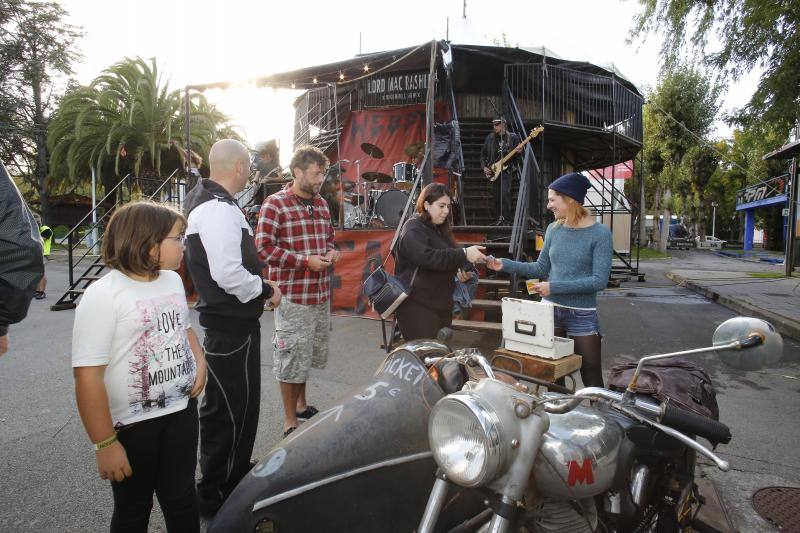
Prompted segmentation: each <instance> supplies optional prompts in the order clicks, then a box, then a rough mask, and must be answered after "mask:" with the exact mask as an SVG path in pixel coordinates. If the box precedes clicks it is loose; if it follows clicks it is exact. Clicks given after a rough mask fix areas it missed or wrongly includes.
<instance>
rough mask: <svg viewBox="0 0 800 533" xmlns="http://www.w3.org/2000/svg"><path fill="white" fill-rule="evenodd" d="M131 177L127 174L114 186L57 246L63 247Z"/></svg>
mask: <svg viewBox="0 0 800 533" xmlns="http://www.w3.org/2000/svg"><path fill="white" fill-rule="evenodd" d="M129 177H130V174H126V175H125V177H124V178H122V179H121V180H119V182H118V183H117V184H116V185H114V187H112V188H111V190H110V191H108V192H107V193H106V195H105V196H103V198H102V200H100V201H99V202H97V205H96V206H94V207H93V208H92V210H91V211H89V212H88V213H86V215H85V216H84V217H83V218H82V219H80V221H79V222H78V223H77V224H75V226H74V227H73V228H72V229H71V230H69V231H68V232H67V234H66V235H64V237H62V238H61V241H59V242H58V243H57V244H59V245H63V244H64V241H66V240H67V238H68V237H69V236H70V235H71V234H72V232H74V231H76V230H77V229H78V228H79V227H80V225H81V224H82V223H83V221H84V220H86V219H87V218H89V217H90V216H91V215H92V213H94V212H95V211H97V210H98V209H100V207H101V206H102V205H103V202H105V201H106V200H107V199H108V197H109V196H111V194H112V193H114V192H116V190H117V188H119V187H120V186H121V185H122V184H123V183H125V181H127V179H128V178H129ZM79 242H80V241H79Z"/></svg>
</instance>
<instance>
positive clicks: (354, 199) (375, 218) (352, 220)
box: [343, 143, 424, 229]
mask: <svg viewBox="0 0 800 533" xmlns="http://www.w3.org/2000/svg"><path fill="white" fill-rule="evenodd" d="M419 144H420V143H414V144H412V145H409V146H408V147H406V149H405V152H406V154H408V155H409V156H410V157H411V156H412V154H409V150H410V149H412V148H413V151H414V153H415V154H416V152H417V151H418V150H419V146H418V145H419ZM422 146H423V147H424V144H423V145H422ZM361 150H362V151H363V152H364V153H365V154H367V156H368V157H370V158H373V159H383V157H384V154H383V151H382V150H381V149H380V148H378V147H377V146H375V145H374V144H370V143H362V144H361ZM359 163H360V161H356V165H357V168H358V169H359V170H357V174H358V179H357V182H356V183H355V184H354V186H353V187H351V191H350V192H346V194H345V195H344V198H345V202H344V203H343V209H344V227H345V229H352V228H361V227H373V228H374V227H388V228H396V227H397V225H398V224H399V223H400V219H401V218H402V216H403V210H404V209H405V206H406V202H407V201H408V196H409V194H410V193H411V189H412V188H413V185H414V180H415V179H416V177H417V169H416V167H415V166H414V165H413V164H411V163H405V162H400V163H395V164H394V165H393V166H392V172H393V174H394V175H393V176H390V175H388V174H384V173H383V172H364V173H363V174H362V173H361V172H360V165H359ZM350 183H352V182H350ZM387 184H391V186H390V187H389V188H380V189H379V188H374V186H375V185H387Z"/></svg>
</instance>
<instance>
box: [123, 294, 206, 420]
mask: <svg viewBox="0 0 800 533" xmlns="http://www.w3.org/2000/svg"><path fill="white" fill-rule="evenodd" d="M181 304H182V302H181V300H180V297H179V296H177V295H174V294H172V295H168V296H165V297H163V298H154V299H148V300H138V301H137V302H136V304H135V312H136V313H137V315H138V317H137V322H138V325H139V327H140V328H141V329H140V335H139V338H138V339H137V340H136V342H135V343H134V344H133V347H132V350H131V352H130V354H129V355H128V406H129V408H130V414H131V415H133V416H136V415H139V414H141V413H143V412H147V411H149V410H150V409H153V408H161V409H163V408H167V409H168V408H170V407H171V406H172V405H171V404H172V403H173V402H175V401H185V399H186V396H187V395H188V394H189V391H191V389H192V385H193V384H194V377H195V361H194V357H193V356H192V354H191V351H190V348H189V343H188V340H187V338H186V324H187V322H186V321H187V319H188V318H187V317H186V316H185V311H184V309H185V304H183V305H181ZM182 307H183V309H181V308H182Z"/></svg>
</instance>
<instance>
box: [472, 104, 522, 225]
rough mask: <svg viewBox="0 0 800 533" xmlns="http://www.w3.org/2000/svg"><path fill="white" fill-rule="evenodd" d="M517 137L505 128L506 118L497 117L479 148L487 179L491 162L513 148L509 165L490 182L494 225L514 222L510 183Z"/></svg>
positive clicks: (505, 154)
mask: <svg viewBox="0 0 800 533" xmlns="http://www.w3.org/2000/svg"><path fill="white" fill-rule="evenodd" d="M518 146H519V137H518V136H517V134H516V133H512V132H510V131H508V130H507V129H506V119H504V118H503V117H497V118H495V119H494V120H493V121H492V132H491V133H490V134H489V135H487V136H486V140H485V141H484V142H483V148H482V149H481V166H482V167H483V173H484V174H485V175H486V178H487V179H491V178H492V176H493V175H494V173H493V172H492V168H491V166H492V164H493V163H496V162H498V161H500V160H501V159H502V158H503V157H505V156H507V155H508V154H509V152H511V151H512V150H514V151H515V152H516V154H515V155H514V156H513V157H512V158H511V159H510V161H509V167H508V168H507V169H506V170H503V171H502V172H501V173H500V176H498V177H497V179H495V180H494V181H493V182H492V215H493V216H494V217H495V222H494V225H497V226H505V225H511V224H513V222H514V210H513V209H512V206H511V185H512V181H513V179H514V174H515V173H516V164H517V162H518V160H519V153H520V152H521V151H522V149H521V148H518Z"/></svg>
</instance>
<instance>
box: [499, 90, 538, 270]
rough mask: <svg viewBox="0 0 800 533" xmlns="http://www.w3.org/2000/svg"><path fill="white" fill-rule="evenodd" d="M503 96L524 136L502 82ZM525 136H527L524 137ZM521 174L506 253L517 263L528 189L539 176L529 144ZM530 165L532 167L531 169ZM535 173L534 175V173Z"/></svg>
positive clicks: (512, 100)
mask: <svg viewBox="0 0 800 533" xmlns="http://www.w3.org/2000/svg"><path fill="white" fill-rule="evenodd" d="M503 96H504V100H505V102H506V104H507V107H508V109H509V112H510V113H509V114H510V117H511V123H512V124H513V125H514V127H515V129H516V130H518V131H519V132H520V134H521V135H524V134H525V123H524V122H523V120H522V113H521V112H520V110H519V107H518V106H517V102H516V99H515V98H514V94H513V93H512V92H511V88H510V87H509V86H508V83H506V82H505V81H504V82H503ZM526 136H527V135H526ZM524 153H525V155H524V157H523V164H522V172H521V174H520V186H519V191H518V193H517V206H516V211H515V213H514V225H513V226H512V228H511V242H510V244H509V248H508V251H509V253H510V254H512V255H513V257H514V260H515V261H518V260H519V259H520V258H521V257H522V248H523V243H524V242H525V233H526V229H527V228H526V225H527V224H526V222H527V219H528V206H529V204H530V188H531V186H532V183H533V179H534V177H535V176H536V175H541V169H540V168H539V162H538V161H537V160H536V155H535V154H534V153H533V148H531V145H530V143H528V144H526V145H525V148H524ZM531 165H533V166H532V167H531ZM534 171H535V173H534Z"/></svg>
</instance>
